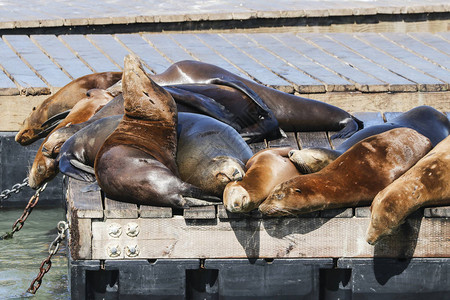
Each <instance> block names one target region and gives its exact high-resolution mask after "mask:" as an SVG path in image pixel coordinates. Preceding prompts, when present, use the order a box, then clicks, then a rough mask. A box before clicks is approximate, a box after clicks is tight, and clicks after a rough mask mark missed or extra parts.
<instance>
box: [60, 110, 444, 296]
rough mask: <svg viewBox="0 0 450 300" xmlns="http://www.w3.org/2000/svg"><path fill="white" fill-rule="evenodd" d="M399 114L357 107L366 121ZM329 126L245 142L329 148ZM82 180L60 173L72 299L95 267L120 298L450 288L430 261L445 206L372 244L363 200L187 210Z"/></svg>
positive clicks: (87, 287)
mask: <svg viewBox="0 0 450 300" xmlns="http://www.w3.org/2000/svg"><path fill="white" fill-rule="evenodd" d="M396 115H397V113H384V114H381V113H368V112H364V113H355V116H356V117H358V118H360V119H362V120H363V121H365V122H366V124H367V126H370V125H375V124H381V123H383V122H384V121H385V120H387V121H389V120H390V119H392V118H394V117H395V116H396ZM331 134H333V133H332V132H314V133H312V132H308V133H304V132H296V133H294V132H288V133H287V138H283V139H279V140H275V141H268V142H263V143H258V144H253V145H252V147H253V151H254V152H257V151H259V150H261V149H264V148H267V147H281V146H291V147H294V148H305V147H311V146H321V147H328V148H332V147H336V146H337V145H338V144H339V143H342V142H343V141H344V140H342V139H336V140H330V139H329V136H330V135H331ZM87 190H89V184H86V183H83V182H80V181H77V180H72V179H70V180H68V182H67V194H66V197H67V198H66V199H67V205H68V220H69V222H70V240H69V251H70V258H71V261H70V269H71V276H72V285H71V287H72V296H73V297H74V295H76V298H77V299H79V298H80V297H81V298H82V296H83V295H87V294H89V293H95V291H96V290H97V292H98V291H99V290H101V287H99V286H95V284H94V283H93V281H92V280H93V279H92V278H97V277H95V276H100V275H102V274H103V275H102V276H107V277H108V276H109V277H108V278H109V279H110V280H111V282H113V283H112V284H111V286H113V287H114V286H115V287H114V288H112V290H111V291H113V292H112V294H114V293H116V294H117V295H120V297H121V299H122V296H124V297H127V296H129V297H131V296H136V295H140V293H142V295H153V296H161V297H162V296H164V295H165V296H167V297H168V296H171V297H174V299H177V298H179V299H185V298H187V299H200V298H199V297H206V296H208V297H212V298H210V299H216V298H217V297H219V298H221V299H222V298H226V299H228V297H229V298H230V299H238V298H235V297H249V296H257V297H268V299H276V298H277V297H278V298H279V299H286V298H285V297H288V298H289V297H300V299H319V295H328V296H326V297H325V296H320V297H322V298H320V299H332V298H327V297H334V296H336V295H340V297H342V298H341V299H351V297H352V296H353V297H356V298H357V297H368V298H364V299H369V298H370V297H375V296H376V297H379V296H380V295H381V294H386V295H385V296H386V297H388V298H387V299H395V296H398V295H399V294H402V295H403V294H407V295H409V294H411V295H415V296H414V297H417V299H420V297H424V296H426V295H434V296H442V295H444V294H445V293H449V292H450V287H448V285H447V284H446V282H447V280H448V277H447V276H446V275H443V273H442V272H444V271H438V270H439V269H440V268H444V269H445V268H447V269H450V239H449V238H448V237H449V236H450V218H449V217H450V207H434V208H425V209H422V210H419V211H418V212H416V213H415V214H413V215H412V216H410V217H409V218H408V219H407V221H406V223H405V224H404V225H402V227H401V228H400V230H399V232H398V233H397V234H395V235H393V236H391V237H389V238H387V239H386V240H384V241H382V242H380V243H379V244H377V245H376V246H375V247H373V246H371V245H369V244H368V243H367V242H366V241H365V232H366V230H367V227H368V224H369V220H370V212H369V207H355V208H346V209H339V210H327V211H320V212H316V213H311V214H307V215H299V216H296V217H281V218H267V217H263V216H261V215H260V214H259V213H257V212H252V213H249V214H236V213H229V212H227V211H226V210H225V208H224V206H223V205H221V204H219V205H214V206H205V207H196V208H189V209H185V210H176V209H172V208H168V207H152V206H145V205H135V204H131V203H124V202H117V201H114V200H111V199H108V198H105V197H104V196H103V195H102V194H101V193H100V192H99V191H91V192H87ZM83 191H85V192H83ZM392 268H394V269H395V270H397V269H398V270H397V271H393V269H392ZM447 269H445V270H447ZM431 270H434V271H431ZM396 272H397V273H396ZM424 272H427V274H429V275H430V276H429V277H423V274H424ZM438 273H439V274H438ZM149 274H150V275H149ZM397 275H398V278H397V277H395V276H397ZM92 276H94V277H92ZM365 276H367V279H364V278H365ZM137 278H140V279H139V280H137ZM419 279H420V280H419ZM417 280H419V281H417ZM383 281H384V282H383ZM416 281H417V285H414V284H413V283H414V282H416ZM406 282H412V283H411V284H406ZM438 283H442V286H440V285H439V284H438ZM196 284H197V285H196ZM411 285H412V286H417V289H413V288H412V287H411ZM333 286H335V289H333ZM419 286H420V289H419ZM444 286H445V287H444ZM372 289H373V290H372ZM104 291H105V293H106V290H104ZM375 292H376V293H375ZM171 293H175V294H171ZM116 294H114V295H116ZM89 295H91V294H89ZM192 295H196V296H192ZM214 297H216V298H214ZM302 297H303V298H302ZM389 297H391V298H389ZM354 299H355V298H354ZM412 299H416V298H412Z"/></svg>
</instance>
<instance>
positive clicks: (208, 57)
mask: <svg viewBox="0 0 450 300" xmlns="http://www.w3.org/2000/svg"><path fill="white" fill-rule="evenodd" d="M169 36H170V37H171V38H172V39H173V40H174V41H176V42H177V43H178V44H180V45H181V46H182V47H183V48H184V49H186V50H187V51H188V52H189V53H192V55H194V56H195V58H196V59H198V60H200V61H202V62H206V63H210V64H214V65H216V66H219V67H221V68H223V69H225V70H228V71H230V72H232V73H234V74H236V75H239V76H241V77H243V78H246V79H250V77H248V76H247V74H245V73H243V72H242V71H241V70H239V68H237V67H236V66H234V65H232V64H230V63H229V62H228V61H226V60H225V59H224V58H223V57H221V56H220V55H218V54H217V53H216V52H214V51H213V50H212V49H211V48H209V47H207V46H206V45H205V44H203V43H202V42H201V40H200V39H199V38H198V37H197V36H196V35H194V34H187V33H180V34H170V35H169Z"/></svg>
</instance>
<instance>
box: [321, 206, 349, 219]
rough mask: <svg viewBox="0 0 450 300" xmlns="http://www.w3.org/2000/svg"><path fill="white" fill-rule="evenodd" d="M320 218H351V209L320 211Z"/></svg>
mask: <svg viewBox="0 0 450 300" xmlns="http://www.w3.org/2000/svg"><path fill="white" fill-rule="evenodd" d="M320 217H321V218H351V217H353V208H351V207H349V208H340V209H327V210H322V211H320Z"/></svg>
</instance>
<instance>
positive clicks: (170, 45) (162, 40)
mask: <svg viewBox="0 0 450 300" xmlns="http://www.w3.org/2000/svg"><path fill="white" fill-rule="evenodd" d="M142 37H143V38H144V39H145V40H146V41H148V42H150V44H151V45H152V46H153V47H154V48H156V49H157V50H158V51H159V52H160V53H162V54H163V55H164V56H165V57H166V58H167V59H169V60H170V62H171V63H174V62H177V61H180V60H196V59H195V58H194V57H192V56H191V55H189V53H187V52H186V51H184V50H183V48H181V47H180V46H179V45H177V43H175V42H174V41H173V40H172V39H170V38H167V37H166V36H164V35H161V34H144V35H142Z"/></svg>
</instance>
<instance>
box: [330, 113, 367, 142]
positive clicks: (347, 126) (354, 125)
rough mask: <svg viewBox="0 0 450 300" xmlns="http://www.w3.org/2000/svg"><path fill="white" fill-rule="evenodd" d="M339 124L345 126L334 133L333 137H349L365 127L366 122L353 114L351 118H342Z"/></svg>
mask: <svg viewBox="0 0 450 300" xmlns="http://www.w3.org/2000/svg"><path fill="white" fill-rule="evenodd" d="M339 125H341V126H343V128H342V129H341V130H340V131H339V132H337V133H335V134H333V135H332V136H331V139H336V138H349V137H351V136H352V135H353V134H354V133H355V132H357V131H358V130H360V129H363V128H364V123H363V122H362V121H361V120H358V119H357V118H355V117H353V116H352V117H351V118H346V119H344V120H342V121H341V122H339Z"/></svg>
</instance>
